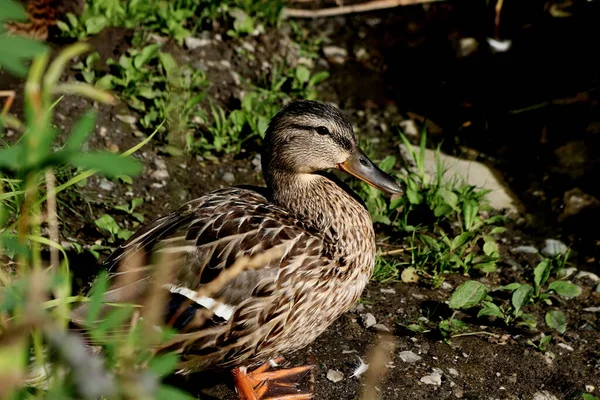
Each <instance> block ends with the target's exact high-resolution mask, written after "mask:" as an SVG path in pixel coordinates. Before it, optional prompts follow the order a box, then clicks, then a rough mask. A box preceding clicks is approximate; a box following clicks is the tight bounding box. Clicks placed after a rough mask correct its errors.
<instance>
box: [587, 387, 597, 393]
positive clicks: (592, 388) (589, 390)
mask: <svg viewBox="0 0 600 400" xmlns="http://www.w3.org/2000/svg"><path fill="white" fill-rule="evenodd" d="M595 389H596V388H595V387H594V386H592V385H585V391H586V392H588V393H592V392H593V391H594V390H595Z"/></svg>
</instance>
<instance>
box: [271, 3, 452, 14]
mask: <svg viewBox="0 0 600 400" xmlns="http://www.w3.org/2000/svg"><path fill="white" fill-rule="evenodd" d="M437 1H443V0H375V1H370V2H368V3H362V4H353V5H349V6H342V7H330V8H323V9H320V10H302V9H298V8H284V9H283V11H282V15H283V17H284V18H285V17H293V18H317V17H332V16H335V15H345V14H352V13H359V12H366V11H374V10H383V9H386V8H394V7H398V6H410V5H415V4H423V3H433V2H437Z"/></svg>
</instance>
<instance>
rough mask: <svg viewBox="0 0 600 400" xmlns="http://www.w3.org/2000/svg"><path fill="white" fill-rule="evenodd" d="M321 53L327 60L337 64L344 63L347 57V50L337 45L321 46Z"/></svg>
mask: <svg viewBox="0 0 600 400" xmlns="http://www.w3.org/2000/svg"><path fill="white" fill-rule="evenodd" d="M323 54H325V57H326V58H327V59H328V60H329V61H331V62H335V63H338V64H343V63H345V62H346V58H347V57H348V51H347V50H346V49H344V48H342V47H339V46H325V47H323Z"/></svg>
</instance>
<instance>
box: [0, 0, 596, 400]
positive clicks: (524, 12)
mask: <svg viewBox="0 0 600 400" xmlns="http://www.w3.org/2000/svg"><path fill="white" fill-rule="evenodd" d="M483 3H484V2H481V6H479V8H478V7H474V8H473V7H470V6H467V5H466V4H464V3H463V4H461V3H460V2H455V1H449V2H443V3H439V4H432V5H427V6H414V7H399V8H396V9H392V10H385V11H381V12H372V13H368V14H360V15H351V16H344V17H335V18H327V19H317V20H310V21H300V22H299V23H300V24H302V25H304V26H306V27H307V28H308V29H309V30H310V31H311V32H313V34H314V37H315V38H316V37H318V36H325V37H326V38H327V43H326V46H338V47H341V48H344V49H346V50H347V53H348V56H346V57H345V59H344V62H343V63H341V64H340V63H337V62H335V60H328V59H327V58H326V57H325V56H324V55H323V54H321V58H320V60H318V61H317V65H319V67H321V68H324V69H328V70H329V72H330V73H331V78H330V79H329V80H328V81H326V83H325V84H324V87H323V88H322V90H321V92H320V98H321V99H323V100H326V101H332V102H335V103H337V104H339V105H340V107H341V108H342V109H344V110H345V111H346V112H348V113H349V115H350V116H351V117H352V119H353V121H354V123H355V124H356V128H357V129H356V130H357V134H358V135H359V137H361V138H365V139H367V140H369V141H370V142H371V143H372V145H373V149H374V152H375V153H376V155H377V157H375V158H376V159H377V158H383V157H384V156H385V155H387V154H390V152H391V153H395V152H396V150H395V149H397V145H398V142H399V141H398V137H397V134H396V133H395V131H394V129H393V125H394V124H395V123H396V122H398V121H401V120H404V119H411V118H413V119H418V118H419V116H423V117H425V116H426V117H427V118H428V119H430V120H431V121H432V122H433V123H435V127H436V129H433V131H431V132H430V142H431V143H430V144H431V145H434V144H437V143H443V146H444V149H445V150H446V151H447V152H449V153H453V154H457V155H463V156H465V155H469V156H470V157H472V158H475V159H477V160H479V161H482V162H485V163H487V164H488V165H491V166H493V167H495V168H497V169H498V170H499V171H500V173H501V174H502V175H503V177H504V178H505V180H506V181H507V182H508V184H509V186H510V188H511V190H512V191H513V192H515V193H516V194H517V196H518V197H519V200H520V201H521V202H522V203H523V205H524V210H525V211H524V213H523V215H522V216H520V217H519V218H517V220H516V222H515V223H512V224H511V225H509V227H508V228H509V229H508V231H507V232H506V233H504V234H503V235H502V236H501V240H500V246H501V252H502V255H503V261H502V263H501V268H500V270H499V272H498V273H496V274H492V275H491V276H489V277H479V279H480V280H482V281H483V282H484V283H486V284H487V285H488V286H490V287H497V286H499V285H502V284H507V283H510V282H514V281H515V280H517V281H523V280H524V277H525V276H528V275H530V274H531V269H532V268H533V266H535V264H536V263H537V260H536V259H535V257H534V258H532V256H529V257H524V256H523V255H522V254H519V253H514V252H512V251H511V249H513V248H514V247H516V246H519V245H533V246H537V247H538V248H540V247H541V246H543V242H544V240H545V239H547V238H556V239H561V240H562V241H564V242H565V243H567V244H569V245H572V246H573V249H574V250H575V251H574V256H573V258H572V260H571V265H570V266H573V267H576V268H578V269H580V270H587V271H591V272H594V273H596V274H599V273H600V235H598V233H597V232H595V230H594V229H593V227H594V226H596V224H597V223H598V222H600V217H599V215H600V214H599V213H598V212H596V210H594V209H592V210H587V211H586V212H584V213H575V214H573V215H566V216H565V215H564V214H565V193H566V192H568V191H569V190H573V189H579V190H580V191H582V192H584V193H585V194H586V195H589V196H593V197H600V191H599V189H598V188H599V185H598V184H597V177H598V176H599V175H598V173H599V172H600V170H599V169H600V162H599V160H600V157H599V154H598V149H600V146H598V145H599V144H600V143H599V142H600V129H598V121H599V120H600V118H598V117H599V116H600V115H599V114H600V103H599V98H598V91H597V90H596V88H597V83H598V71H600V68H598V67H599V65H598V61H597V60H596V57H595V56H594V53H595V51H594V47H593V45H591V44H590V43H589V41H590V40H591V38H595V37H598V35H597V30H598V29H599V27H598V24H596V23H594V22H593V21H594V18H596V17H597V16H598V12H597V11H598V4H597V2H587V3H589V4H584V5H583V6H581V7H582V8H581V9H578V10H577V13H575V15H576V16H575V17H573V18H566V19H560V18H551V17H548V16H547V15H546V14H547V13H545V14H544V13H542V12H541V11H540V10H539V7H536V6H534V5H529V6H528V7H524V8H522V9H520V11H521V12H519V13H507V15H508V16H511V15H518V17H507V18H506V23H505V24H503V26H505V28H504V29H505V30H504V31H502V32H501V34H502V38H510V39H512V40H513V48H512V51H510V52H508V53H499V54H494V53H493V52H492V51H491V50H490V47H489V46H488V45H487V42H486V37H487V36H488V35H489V34H491V32H490V26H492V21H493V16H492V15H490V12H489V9H488V8H486V7H484V6H483ZM512 3H514V2H508V1H507V4H508V6H507V7H509V8H510V7H513V6H514V4H512ZM532 3H535V4H538V3H539V2H532ZM538 5H539V4H538ZM286 32H287V30H286V27H285V24H284V27H282V31H276V30H267V32H266V33H264V34H262V35H259V36H258V37H251V38H245V39H243V40H244V41H246V42H248V43H250V44H251V45H252V46H254V47H255V49H256V52H255V54H254V57H251V58H249V57H247V56H244V55H243V54H242V53H241V52H240V51H238V50H239V48H240V47H241V46H242V42H241V41H240V40H237V39H223V37H221V39H220V40H219V39H218V37H217V36H216V32H210V34H209V35H208V37H209V38H210V39H211V44H210V45H208V46H206V47H202V48H200V49H195V50H187V49H184V48H180V47H178V46H176V45H172V44H168V46H170V47H169V48H170V49H171V50H172V52H173V54H174V55H175V56H176V58H177V59H178V61H183V62H186V63H191V64H195V66H196V67H200V68H202V69H203V70H205V72H206V74H207V77H208V79H209V81H210V82H212V85H211V87H210V89H209V96H211V97H213V98H214V99H216V101H218V102H219V103H220V104H221V105H223V106H225V107H228V106H232V105H234V104H236V102H239V97H240V93H241V91H242V90H243V89H244V87H243V84H239V83H237V82H236V79H235V77H234V76H233V74H232V73H231V72H232V71H235V72H236V73H237V74H239V75H240V76H242V77H244V78H247V79H250V80H253V81H255V82H257V81H260V80H262V79H263V76H264V74H265V73H266V72H267V71H268V70H269V68H270V67H272V57H273V56H274V55H275V56H278V57H286V56H287V57H288V58H290V55H289V54H290V52H289V49H290V47H291V46H290V42H289V39H288V38H287V36H286ZM465 37H473V38H475V40H477V42H478V43H479V47H478V49H477V50H476V51H475V52H474V53H472V54H470V55H469V56H464V55H461V50H460V39H461V38H465ZM131 40H132V32H131V31H127V30H120V29H107V30H105V31H103V32H102V33H100V34H99V35H98V36H96V37H93V38H91V39H90V43H91V44H92V46H93V48H94V49H95V50H97V51H99V52H100V54H101V58H102V59H106V58H108V57H114V58H117V57H118V56H119V55H120V54H123V53H124V52H125V51H126V50H127V48H129V47H130V45H131ZM54 45H55V46H57V47H59V46H60V45H62V43H60V41H57V42H55V43H54ZM361 49H362V50H361ZM291 58H292V61H293V57H291ZM223 61H225V62H226V63H223ZM75 74H76V72H75V71H69V72H68V74H67V76H66V78H65V79H73V78H74V77H75ZM0 87H1V88H3V89H7V88H8V89H14V90H16V91H17V93H21V92H22V82H19V81H18V80H15V79H14V78H11V77H9V76H8V75H7V74H6V73H5V72H2V71H0ZM20 100H21V99H19V98H18V99H17V102H16V104H15V106H14V107H13V109H12V112H14V113H16V114H17V115H19V114H20V113H21V110H22V104H21V103H20ZM92 107H94V108H96V109H97V111H98V122H97V126H96V130H95V134H94V135H93V136H92V138H91V139H90V142H89V148H95V149H113V150H115V149H118V150H120V151H123V150H126V149H128V148H130V147H132V146H134V145H135V144H137V143H139V142H140V141H141V140H143V138H141V137H138V136H136V135H135V131H136V130H137V129H138V128H137V127H136V126H135V125H132V124H129V123H127V122H123V121H122V120H121V119H119V118H118V117H117V116H118V115H133V116H135V115H136V114H135V112H133V111H132V110H130V109H128V108H127V107H126V105H124V104H121V105H119V106H117V107H108V106H102V105H100V106H99V105H97V104H92V103H91V102H89V101H86V100H82V99H80V98H72V97H68V96H67V97H65V98H64V99H63V100H62V101H61V102H59V103H58V105H57V107H56V116H57V119H56V123H57V125H58V126H60V127H61V128H65V129H68V128H69V126H70V124H72V122H73V121H74V120H76V119H77V117H78V116H79V115H81V113H83V112H84V111H85V110H87V109H89V108H92ZM523 110H524V111H523ZM17 136H18V135H14V136H12V137H7V140H8V141H9V142H10V141H12V140H14V139H15V138H16V137H17ZM163 146H164V143H163V142H161V141H160V140H153V141H151V142H150V143H149V144H148V145H147V146H145V147H144V148H142V149H141V150H140V151H139V152H138V153H137V154H136V155H135V157H137V158H138V159H140V160H141V161H142V162H143V163H144V171H143V173H142V175H141V176H139V177H137V178H135V179H134V180H133V183H132V184H131V185H128V184H125V183H123V182H121V181H118V180H115V181H112V182H110V181H107V180H106V179H104V178H100V177H92V178H90V179H88V180H87V182H86V183H85V185H84V186H82V187H78V188H76V189H71V190H68V191H66V192H65V193H63V197H62V201H63V207H60V209H59V211H60V220H61V239H62V240H63V241H64V242H68V241H76V242H78V243H80V244H85V245H87V246H89V245H91V244H93V243H94V242H96V241H98V240H101V239H105V238H106V237H105V235H104V234H103V233H102V232H101V231H99V230H98V229H97V228H96V227H95V226H94V224H93V220H94V219H96V218H98V217H100V216H101V215H102V214H104V213H107V212H108V213H110V214H111V215H114V216H115V218H116V219H117V220H118V222H119V223H120V224H122V225H123V227H125V228H127V229H131V230H135V229H136V228H138V227H139V224H138V223H136V222H133V221H132V219H131V218H129V217H128V216H127V215H126V214H119V213H117V212H115V211H114V210H113V209H112V206H114V205H117V204H123V203H124V202H125V201H130V200H131V199H132V198H134V197H142V198H144V200H145V201H144V203H143V205H142V206H141V207H140V212H142V213H143V214H144V215H145V217H146V219H147V220H149V219H153V218H156V217H158V216H161V215H164V214H166V213H168V212H170V211H172V210H174V209H175V208H177V207H178V206H179V205H180V204H182V203H183V202H185V201H187V200H190V199H193V198H195V197H198V196H201V195H202V194H205V193H207V192H209V191H211V190H214V189H217V188H220V187H225V186H229V185H232V184H262V178H261V175H260V171H259V170H258V169H257V168H256V162H255V163H254V164H253V160H256V153H255V151H256V149H254V148H248V149H245V151H244V152H242V153H241V154H239V155H236V156H222V157H219V158H218V159H217V160H214V161H213V160H208V159H204V158H202V157H196V156H189V155H185V156H172V155H169V154H165V153H164V152H163V151H162V149H163ZM165 169H166V171H167V172H168V177H165V175H164V174H158V175H157V174H154V173H155V172H156V171H157V170H161V171H163V170H165ZM226 175H227V177H228V179H227V181H225V180H224V177H225V176H226ZM157 177H159V178H157ZM59 178H60V179H63V180H66V179H68V174H67V175H66V176H64V177H60V176H59ZM584 227H585V228H584ZM588 227H591V228H592V229H587V228H588ZM106 254H107V253H106V252H105V253H103V254H101V259H102V258H103V257H104V256H105V255H106ZM77 257H79V258H77ZM71 265H72V266H73V268H74V270H75V271H74V272H75V274H76V276H77V282H76V284H77V287H79V288H85V287H86V285H87V284H88V283H89V279H90V277H91V276H93V274H94V273H95V271H96V270H97V267H93V265H96V260H95V259H93V258H89V257H86V258H85V259H82V258H81V256H76V255H73V260H72V261H71ZM465 279H466V278H465V277H459V276H451V277H449V278H448V282H449V283H450V286H449V287H447V288H446V289H433V288H432V287H431V286H430V285H428V284H426V283H420V284H405V283H402V282H392V283H385V284H378V283H374V282H373V283H371V284H370V285H369V286H368V288H367V290H366V291H365V293H364V295H363V297H362V299H361V304H360V305H358V306H357V307H356V308H355V309H354V310H353V311H351V312H348V313H347V314H346V315H344V316H343V317H341V318H340V319H339V320H338V321H337V322H335V323H334V324H333V325H332V326H331V328H330V329H328V330H327V331H326V332H325V333H324V334H323V335H322V336H321V337H319V338H318V339H317V340H316V341H315V342H314V343H313V344H312V345H311V346H310V347H309V348H307V349H305V350H303V351H301V352H299V353H297V354H294V355H291V356H290V357H289V358H288V359H289V361H290V362H292V363H303V362H312V363H315V365H316V368H315V370H314V386H315V390H316V398H317V399H323V400H328V399H336V400H339V399H357V398H359V397H360V394H361V393H362V391H363V389H364V385H365V380H364V377H365V375H361V376H359V377H352V374H353V373H354V371H355V370H356V368H357V366H358V365H359V359H362V360H365V361H367V362H369V360H370V359H369V354H370V351H371V350H372V349H374V348H375V347H377V346H378V345H380V344H379V340H380V339H381V338H382V337H388V336H391V338H392V340H393V342H394V345H395V347H394V348H387V350H386V351H387V352H388V353H389V354H390V357H389V360H386V361H385V366H384V367H382V370H383V371H384V374H383V375H382V376H380V377H378V378H381V380H380V381H378V382H377V384H376V391H377V393H378V395H379V396H380V398H382V399H446V398H464V399H532V398H533V397H534V394H536V393H538V394H539V392H541V391H548V392H549V393H550V394H552V395H554V396H556V398H559V399H563V398H564V399H567V398H569V399H570V398H579V397H578V396H579V395H580V393H581V392H582V391H584V390H585V388H586V385H587V386H588V389H589V386H590V385H591V386H595V392H594V394H595V395H598V393H599V391H600V334H599V330H598V323H599V321H598V312H597V311H596V312H592V311H590V312H586V311H582V310H583V309H584V308H589V307H598V306H600V293H599V292H598V291H597V289H596V287H597V285H598V282H594V281H593V280H590V279H589V278H581V279H578V280H576V281H575V283H577V284H578V285H579V286H581V287H582V289H583V294H582V295H581V296H580V297H578V298H576V299H571V300H560V303H559V304H560V309H561V310H563V311H564V312H565V313H566V314H567V321H568V327H569V329H568V331H567V333H566V334H565V335H562V336H561V335H557V334H554V335H553V336H554V340H553V341H552V342H551V343H550V344H549V346H548V351H547V352H546V353H544V352H540V351H537V350H535V349H534V348H533V347H531V346H528V345H527V344H526V342H527V340H529V339H539V332H538V333H533V334H532V333H529V332H527V331H520V330H513V329H506V328H504V327H502V326H500V325H498V326H492V327H490V328H489V329H486V330H488V331H491V332H494V333H497V334H499V335H508V336H505V337H503V338H502V339H497V338H494V337H491V336H488V335H483V334H481V335H472V336H463V337H457V338H453V339H452V340H450V341H449V342H445V341H444V340H442V338H440V337H436V336H435V335H415V334H412V333H409V332H408V331H407V330H406V329H404V328H403V326H406V325H408V324H411V323H415V322H416V321H417V320H418V319H419V318H420V317H423V316H426V317H428V318H430V319H432V320H435V319H436V318H437V317H438V316H444V317H446V318H447V317H448V316H449V315H450V314H449V311H448V308H447V305H445V304H444V302H445V301H447V299H448V297H449V295H450V293H451V289H452V288H454V287H456V286H457V285H458V284H459V283H460V282H461V281H463V280H465ZM531 312H532V313H533V314H534V315H535V316H536V319H537V320H538V326H544V322H543V315H544V311H543V310H542V309H541V308H540V309H534V310H532V311H531ZM366 313H372V314H373V316H374V317H375V318H376V320H377V323H378V324H381V326H378V328H379V329H383V328H382V326H383V327H385V328H387V329H388V330H389V332H385V331H381V330H379V331H378V330H377V329H375V328H374V327H370V328H368V329H367V328H365V326H364V324H363V323H362V318H363V317H362V316H363V315H364V314H366ZM460 317H461V318H462V319H463V320H465V321H466V322H469V323H470V326H471V330H472V331H479V330H483V329H480V328H479V325H480V324H482V321H481V320H476V319H474V318H473V316H470V315H461V316H460ZM546 333H547V334H550V332H546ZM405 351H411V352H413V353H414V354H416V355H418V356H419V357H420V359H419V360H418V361H416V362H414V363H411V362H406V361H403V359H402V358H401V352H405ZM378 362H379V360H377V359H376V360H372V361H371V368H374V367H375V365H377V363H378ZM434 368H439V369H440V370H441V371H438V372H439V373H440V375H441V381H440V384H439V385H437V384H428V383H425V382H423V381H422V378H424V377H426V376H428V375H432V374H433V373H434V372H435V371H434ZM330 369H333V370H337V371H340V372H342V373H343V380H341V381H339V382H332V381H330V380H329V379H328V378H327V372H328V371H329V370H330ZM424 380H425V381H427V379H424ZM178 382H179V383H180V384H182V385H183V386H184V387H186V388H188V389H190V390H191V391H193V392H195V393H198V395H199V396H200V398H207V399H209V398H218V399H234V398H235V395H234V392H233V391H232V390H231V383H230V382H229V378H228V375H227V374H220V375H218V376H217V377H213V376H211V377H206V376H205V375H201V374H200V375H192V376H190V377H188V378H187V379H186V380H185V382H181V381H180V380H178Z"/></svg>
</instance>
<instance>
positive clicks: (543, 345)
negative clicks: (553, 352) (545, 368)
mask: <svg viewBox="0 0 600 400" xmlns="http://www.w3.org/2000/svg"><path fill="white" fill-rule="evenodd" d="M551 340H552V336H550V335H548V336H543V337H542V338H540V345H539V347H540V349H542V350H545V349H546V345H547V344H548V343H550V341H551Z"/></svg>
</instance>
